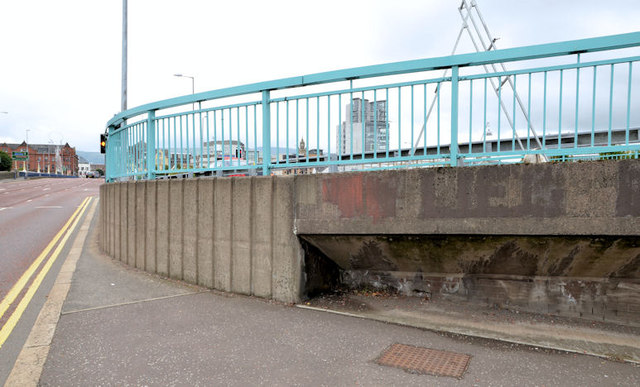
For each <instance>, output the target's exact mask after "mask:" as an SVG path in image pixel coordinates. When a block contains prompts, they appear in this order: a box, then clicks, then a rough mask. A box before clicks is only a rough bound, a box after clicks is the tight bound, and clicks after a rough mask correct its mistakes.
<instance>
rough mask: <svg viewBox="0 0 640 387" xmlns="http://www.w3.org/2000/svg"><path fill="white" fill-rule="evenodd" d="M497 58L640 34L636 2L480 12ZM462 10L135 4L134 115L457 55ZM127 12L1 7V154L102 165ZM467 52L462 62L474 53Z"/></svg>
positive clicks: (44, 5)
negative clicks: (76, 156)
mask: <svg viewBox="0 0 640 387" xmlns="http://www.w3.org/2000/svg"><path fill="white" fill-rule="evenodd" d="M477 1H478V5H479V8H480V11H481V12H482V14H483V16H484V18H485V20H486V21H487V23H488V26H489V28H490V30H491V32H492V34H493V35H494V36H497V37H500V40H499V41H498V44H499V47H500V48H508V47H516V46H524V45H531V44H539V43H549V42H554V41H563V40H572V39H580V38H587V37H594V36H601V35H610V34H618V33H626V32H634V31H638V30H640V6H639V5H638V0H609V1H602V0H582V1H577V0H563V1H557V0H535V1H521V0H477ZM459 3H460V2H459V0H446V1H445V0H415V1H414V0H397V1H388V0H364V1H361V0H341V1H334V0H323V1H314V2H311V1H302V0H297V1H283V0H271V1H255V0H252V1H249V0H245V1H243V0H234V1H204V0H181V1H175V0H174V1H169V0H129V86H128V92H129V95H128V106H129V107H135V106H138V105H141V104H144V103H148V102H152V101H157V100H161V99H166V98H171V97H176V96H180V95H184V94H189V93H190V92H191V83H190V80H189V79H186V78H177V77H174V76H173V74H175V73H183V74H187V75H192V76H195V89H196V92H199V91H206V90H213V89H218V88H222V87H228V86H234V85H240V84H246V83H252V82H259V81H266V80H271V79H277V78H283V77H290V76H297V75H303V74H309V73H316V72H322V71H329V70H336V69H342V68H348V67H355V66H363V65H370V64H377V63H386V62H394V61H400V60H408V59H418V58H426V57H434V56H445V55H448V54H449V53H450V52H451V49H452V47H453V43H454V41H455V38H456V36H457V33H458V31H459V29H460V15H459V13H458V10H457V6H458V5H459ZM121 18H122V1H121V0H91V1H87V0H56V1H51V0H19V1H18V0H4V1H2V2H1V3H0V53H1V55H0V112H7V114H4V113H0V142H21V141H23V140H24V139H25V135H26V131H27V130H29V142H32V143H47V142H50V141H53V142H54V143H60V142H68V143H69V144H70V145H71V146H75V147H76V149H77V150H85V151H98V134H99V133H101V132H103V131H104V126H105V124H106V122H107V121H108V120H109V118H111V117H112V116H113V115H114V114H115V113H117V112H118V111H119V110H120V92H121V84H120V77H121V43H122V35H121V33H122V19H121ZM471 50H472V48H471V45H470V44H469V43H468V42H467V41H465V42H463V44H462V45H461V47H460V49H459V52H471Z"/></svg>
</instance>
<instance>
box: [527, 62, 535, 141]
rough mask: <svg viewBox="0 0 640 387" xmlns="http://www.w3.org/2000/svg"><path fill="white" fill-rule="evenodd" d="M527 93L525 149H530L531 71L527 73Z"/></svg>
mask: <svg viewBox="0 0 640 387" xmlns="http://www.w3.org/2000/svg"><path fill="white" fill-rule="evenodd" d="M527 93H528V95H527V150H531V134H532V131H531V73H529V87H528V88H527ZM536 137H537V136H536ZM536 141H537V140H536Z"/></svg>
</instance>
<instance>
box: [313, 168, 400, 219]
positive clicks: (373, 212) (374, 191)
mask: <svg viewBox="0 0 640 387" xmlns="http://www.w3.org/2000/svg"><path fill="white" fill-rule="evenodd" d="M394 181H395V179H393V178H392V179H390V180H389V179H385V180H383V179H381V178H377V177H373V176H371V177H369V178H367V179H365V178H364V175H363V174H354V175H350V176H335V177H331V178H327V179H325V180H323V181H322V199H323V201H325V202H330V203H332V204H335V205H337V206H338V209H339V210H340V217H341V218H357V217H362V216H368V217H371V218H372V219H373V223H377V222H379V221H380V220H381V219H383V218H391V217H395V216H396V195H397V192H396V189H395V187H394V184H393V182H394Z"/></svg>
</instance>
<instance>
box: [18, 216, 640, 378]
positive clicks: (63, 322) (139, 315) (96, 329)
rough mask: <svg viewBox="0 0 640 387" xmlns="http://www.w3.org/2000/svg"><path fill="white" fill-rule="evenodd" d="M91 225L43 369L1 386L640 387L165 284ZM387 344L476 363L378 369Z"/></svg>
mask: <svg viewBox="0 0 640 387" xmlns="http://www.w3.org/2000/svg"><path fill="white" fill-rule="evenodd" d="M97 218H98V215H97V213H95V214H94V216H93V221H92V223H91V227H88V236H87V239H86V241H84V245H83V246H82V245H81V246H82V248H81V250H78V257H77V263H76V262H73V263H74V265H75V269H74V272H73V277H72V279H71V281H70V287H69V288H68V293H66V300H65V301H64V303H63V304H62V306H61V313H60V314H59V320H58V321H57V325H56V327H55V333H54V334H53V338H52V340H51V341H50V344H49V348H48V355H46V354H45V357H46V362H44V366H43V367H42V368H41V369H40V370H35V371H34V370H31V371H29V372H24V370H23V371H21V370H20V369H19V368H20V367H28V366H29V364H28V362H27V363H25V362H24V361H22V362H20V361H19V362H17V363H16V364H17V365H16V367H17V368H18V369H16V368H14V373H12V375H17V376H19V375H27V376H29V375H30V377H31V379H29V378H28V377H27V379H22V381H21V379H16V378H13V379H12V378H11V377H10V380H9V382H8V385H12V384H20V385H25V384H29V383H30V381H31V382H33V381H35V380H39V382H38V384H40V385H43V386H80V385H82V386H86V385H172V386H173V385H175V386H182V385H185V386H186V385H189V386H199V385H201V386H209V385H225V386H226V385H229V386H240V385H242V386H246V385H312V386H316V385H318V386H322V385H340V386H342V385H367V386H392V385H403V386H412V385H430V386H431V385H433V386H441V385H442V386H449V385H453V386H471V385H480V386H503V385H532V386H533V385H537V386H541V385H544V386H553V385H571V386H575V385H584V386H596V385H597V386H607V385H611V386H614V385H615V386H624V385H628V386H635V385H640V367H639V366H638V365H636V364H632V363H623V362H617V361H611V360H606V359H603V358H599V357H595V356H589V355H582V354H576V353H569V352H562V351H556V350H549V349H543V348H541V347H535V346H527V345H519V344H513V343H505V342H501V341H496V340H491V339H485V338H474V337H470V336H466V335H459V334H449V333H438V332H434V331H431V330H425V329H420V328H415V327H410V326H403V325H398V324H391V323H386V322H382V321H375V320H373V319H370V318H366V319H365V318H358V317H352V316H346V315H340V314H335V313H327V312H325V311H322V310H312V309H303V308H298V307H295V306H292V305H284V304H281V303H276V302H272V301H267V300H263V299H258V298H254V297H245V296H238V295H231V294H225V293H220V292H216V291H210V290H207V289H203V288H200V287H196V286H189V285H185V284H183V283H179V282H175V281H170V280H167V279H163V278H160V277H158V276H155V275H151V274H148V273H144V272H141V271H138V270H135V269H132V268H129V267H127V266H125V265H123V264H121V263H119V262H117V261H114V260H111V259H110V258H109V257H107V256H105V255H104V254H102V253H101V252H100V251H99V249H98V247H97V236H98V235H97V228H98V223H97V221H96V220H97ZM87 226H88V225H87ZM80 237H82V235H81V234H79V236H78V238H80ZM81 242H82V240H80V241H78V243H81ZM72 251H73V248H72ZM64 272H65V269H64V268H63V270H62V272H61V275H63V274H64ZM52 293H53V291H52ZM51 298H52V299H53V298H54V297H53V296H51ZM45 307H46V306H45ZM474 318H475V317H474ZM444 325H446V324H444ZM576 329H579V327H578V328H576ZM32 334H33V332H32ZM394 343H401V344H409V345H413V346H420V347H427V348H431V349H436V350H445V351H450V352H456V353H461V354H468V355H471V360H470V362H469V366H468V368H467V370H466V372H465V373H464V375H463V376H462V378H461V379H455V378H450V377H439V376H432V375H422V374H414V373H409V372H406V371H403V370H401V369H397V368H391V367H386V366H381V365H378V364H377V363H376V362H375V360H376V359H377V358H378V357H379V356H380V354H381V353H382V352H383V351H384V350H385V349H387V348H388V347H389V346H391V345H392V344H394ZM40 372H41V373H40ZM34 375H35V376H34ZM22 382H24V383H22Z"/></svg>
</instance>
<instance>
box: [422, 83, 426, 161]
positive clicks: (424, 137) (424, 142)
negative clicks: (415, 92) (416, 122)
mask: <svg viewBox="0 0 640 387" xmlns="http://www.w3.org/2000/svg"><path fill="white" fill-rule="evenodd" d="M422 86H423V89H424V90H423V91H424V117H423V118H422V119H423V120H424V121H423V122H424V133H423V136H422V137H423V139H422V140H423V143H422V146H423V153H424V156H425V157H427V84H426V83H425V84H423V85H422Z"/></svg>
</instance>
